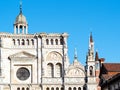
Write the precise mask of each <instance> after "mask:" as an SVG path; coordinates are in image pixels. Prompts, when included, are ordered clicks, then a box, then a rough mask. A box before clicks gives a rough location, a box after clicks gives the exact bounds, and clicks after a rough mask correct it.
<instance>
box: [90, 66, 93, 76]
mask: <svg viewBox="0 0 120 90" xmlns="http://www.w3.org/2000/svg"><path fill="white" fill-rule="evenodd" d="M89 70H90V76H93V67H92V66H90V67H89Z"/></svg>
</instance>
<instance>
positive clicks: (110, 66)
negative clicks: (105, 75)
mask: <svg viewBox="0 0 120 90" xmlns="http://www.w3.org/2000/svg"><path fill="white" fill-rule="evenodd" d="M103 66H104V68H105V69H106V70H107V71H108V72H109V71H112V72H120V63H103Z"/></svg>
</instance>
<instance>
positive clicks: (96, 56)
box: [95, 50, 99, 61]
mask: <svg viewBox="0 0 120 90" xmlns="http://www.w3.org/2000/svg"><path fill="white" fill-rule="evenodd" d="M98 60H99V55H98V51H97V50H96V53H95V61H98Z"/></svg>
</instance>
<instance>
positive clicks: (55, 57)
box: [46, 52, 62, 61]
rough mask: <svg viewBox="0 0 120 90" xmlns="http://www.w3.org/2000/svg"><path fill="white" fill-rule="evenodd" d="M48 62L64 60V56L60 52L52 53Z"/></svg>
mask: <svg viewBox="0 0 120 90" xmlns="http://www.w3.org/2000/svg"><path fill="white" fill-rule="evenodd" d="M46 60H56V61H58V60H62V56H61V55H60V54H59V53H58V52H50V53H49V54H48V56H47V58H46Z"/></svg>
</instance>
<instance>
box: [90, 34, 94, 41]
mask: <svg viewBox="0 0 120 90" xmlns="http://www.w3.org/2000/svg"><path fill="white" fill-rule="evenodd" d="M90 42H93V38H92V32H91V33H90Z"/></svg>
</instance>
